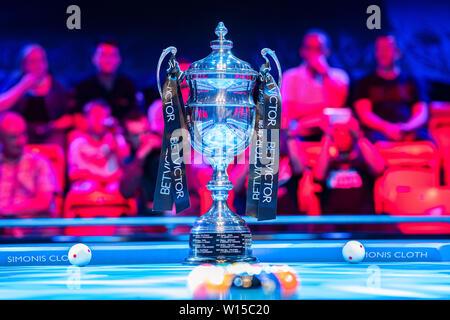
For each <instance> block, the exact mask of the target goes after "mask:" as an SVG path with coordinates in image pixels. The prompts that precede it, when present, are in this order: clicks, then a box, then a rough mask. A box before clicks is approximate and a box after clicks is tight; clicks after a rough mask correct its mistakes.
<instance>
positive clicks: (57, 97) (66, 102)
mask: <svg viewBox="0 0 450 320" xmlns="http://www.w3.org/2000/svg"><path fill="white" fill-rule="evenodd" d="M20 67H21V69H20V73H19V74H17V76H14V77H12V78H11V79H9V81H8V83H6V84H5V85H4V90H1V92H2V93H1V94H0V111H1V110H7V109H12V110H14V111H16V112H18V113H20V114H21V115H22V116H23V117H24V119H25V121H26V122H27V134H28V139H29V142H30V143H32V144H42V143H56V144H59V145H61V146H63V147H64V146H65V144H66V143H65V141H66V138H65V137H66V130H67V129H69V128H70V127H71V126H72V125H73V121H72V116H71V115H70V114H69V108H70V95H69V92H68V91H67V90H66V89H65V88H64V87H63V85H62V84H61V83H59V82H58V81H57V80H56V79H55V78H54V77H53V75H51V74H50V72H49V69H48V61H47V54H46V52H45V50H44V48H43V47H42V46H40V45H39V44H28V45H26V46H25V47H24V48H23V49H22V52H21V55H20Z"/></svg>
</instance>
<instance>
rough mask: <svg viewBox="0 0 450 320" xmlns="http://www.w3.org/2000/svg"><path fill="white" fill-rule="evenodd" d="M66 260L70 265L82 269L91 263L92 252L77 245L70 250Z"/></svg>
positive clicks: (84, 246) (83, 245)
mask: <svg viewBox="0 0 450 320" xmlns="http://www.w3.org/2000/svg"><path fill="white" fill-rule="evenodd" d="M68 258H69V262H70V263H71V264H73V265H75V266H78V267H83V266H85V265H88V264H89V262H91V258H92V252H91V249H89V247H88V246H87V245H85V244H82V243H78V244H76V245H73V246H72V248H70V250H69V253H68Z"/></svg>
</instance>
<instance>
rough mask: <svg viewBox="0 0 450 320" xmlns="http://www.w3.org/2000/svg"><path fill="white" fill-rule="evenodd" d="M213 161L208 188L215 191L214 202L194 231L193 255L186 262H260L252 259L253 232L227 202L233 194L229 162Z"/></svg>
mask: <svg viewBox="0 0 450 320" xmlns="http://www.w3.org/2000/svg"><path fill="white" fill-rule="evenodd" d="M210 162H211V165H212V166H213V174H212V179H211V181H210V182H209V183H208V184H207V188H208V189H209V190H210V191H211V196H212V198H213V203H212V205H211V208H210V209H209V210H208V212H206V213H205V214H204V215H202V216H201V217H200V218H199V219H197V221H196V223H195V225H194V227H193V228H192V230H191V234H190V239H189V247H190V250H189V256H188V257H187V258H186V260H185V262H186V263H189V264H201V263H232V262H238V261H240V262H256V261H257V259H256V258H255V257H253V256H252V250H251V242H252V236H251V233H250V229H249V228H248V226H247V224H246V223H245V221H244V219H242V218H241V217H240V216H238V215H237V214H236V213H234V212H233V211H232V210H231V209H230V207H229V206H228V203H227V199H228V194H229V191H230V190H231V189H232V188H233V185H232V183H231V181H230V180H229V179H228V174H227V171H226V168H227V167H228V163H229V162H225V161H221V162H220V163H214V161H210Z"/></svg>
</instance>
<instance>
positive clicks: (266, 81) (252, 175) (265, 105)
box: [246, 63, 281, 220]
mask: <svg viewBox="0 0 450 320" xmlns="http://www.w3.org/2000/svg"><path fill="white" fill-rule="evenodd" d="M269 70H270V66H269V64H268V63H266V64H263V65H262V66H261V69H260V72H259V76H258V80H257V102H256V107H257V108H256V118H255V130H254V133H253V139H252V143H251V149H250V167H249V177H248V190H247V204H246V215H249V216H253V217H257V218H258V220H270V219H275V218H276V212H277V194H278V172H279V163H280V126H281V95H280V88H278V86H277V84H276V83H275V81H274V79H273V77H272V75H271V74H270V73H269Z"/></svg>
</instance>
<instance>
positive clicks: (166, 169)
mask: <svg viewBox="0 0 450 320" xmlns="http://www.w3.org/2000/svg"><path fill="white" fill-rule="evenodd" d="M180 75H181V71H180V68H179V66H178V63H177V61H176V60H175V56H172V57H171V58H170V60H169V69H168V70H167V75H166V80H165V82H164V86H163V93H162V105H163V114H164V136H163V142H162V147H161V155H160V159H159V167H158V177H157V180H156V189H155V196H154V200H153V210H154V211H169V210H172V207H173V204H174V203H175V209H176V212H177V213H180V212H182V211H184V210H186V209H187V208H189V207H190V201H189V193H188V186H187V180H186V166H185V163H184V158H183V146H185V145H186V137H185V134H186V130H185V110H184V104H183V97H182V95H181V89H180V83H179V79H180Z"/></svg>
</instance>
